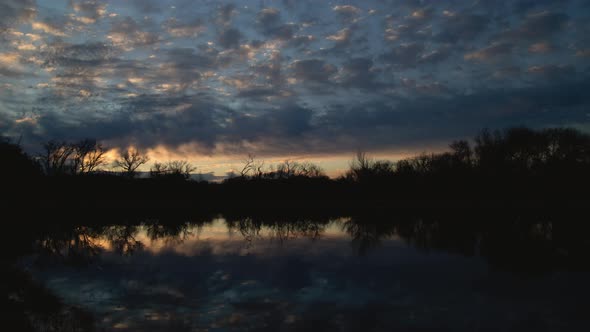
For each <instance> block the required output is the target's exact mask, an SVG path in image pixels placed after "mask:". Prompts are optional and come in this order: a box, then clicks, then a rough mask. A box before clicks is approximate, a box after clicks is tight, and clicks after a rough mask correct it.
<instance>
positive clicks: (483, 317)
mask: <svg viewBox="0 0 590 332" xmlns="http://www.w3.org/2000/svg"><path fill="white" fill-rule="evenodd" d="M393 225H394V226H391V224H390V223H371V222H366V221H362V220H359V219H358V218H356V219H355V218H353V217H342V218H323V219H320V220H311V219H305V218H303V219H297V218H292V219H291V220H288V221H281V220H275V219H272V220H271V221H268V220H264V221H261V220H260V219H256V218H250V217H244V218H239V219H229V218H228V219H225V218H223V217H218V218H214V219H212V220H207V221H202V222H197V223H190V222H187V223H179V224H174V225H172V226H163V225H161V224H159V223H156V222H144V223H142V224H136V225H126V226H122V225H111V226H101V227H89V226H77V227H73V228H71V229H68V231H67V232H62V233H60V232H53V233H49V234H48V235H46V236H44V237H41V238H39V239H37V240H36V248H37V251H36V252H35V253H34V254H32V255H28V256H26V257H25V258H23V259H21V263H20V264H21V265H22V266H23V267H24V268H25V269H26V270H27V271H30V273H31V274H32V275H33V276H34V278H35V279H36V280H39V281H40V282H41V283H42V284H43V285H45V286H46V287H47V288H49V289H50V290H51V291H52V292H53V293H55V294H56V295H58V296H59V297H60V298H61V299H63V301H64V302H65V303H67V304H70V305H75V306H78V307H81V308H84V309H86V310H88V311H89V312H91V313H92V315H93V316H94V320H95V322H96V324H97V325H98V328H99V330H100V329H102V330H116V331H125V330H133V331H136V330H141V331H165V330H174V331H185V330H186V331H296V330H306V331H310V330H311V331H393V330H402V331H415V330H437V331H447V330H448V331H523V330H525V331H560V330H577V329H586V327H589V326H590V325H589V324H588V318H586V315H587V310H588V309H589V308H590V306H588V305H587V304H588V301H587V299H588V295H590V291H589V287H588V285H587V280H589V279H588V276H590V275H589V274H588V273H587V272H585V271H583V270H582V271H580V270H576V271H572V270H571V269H569V268H566V269H564V268H559V267H555V266H550V258H548V257H549V256H545V255H554V254H555V253H554V251H555V252H559V250H558V249H559V248H556V249H555V250H552V251H551V253H546V252H544V251H541V252H539V250H537V249H538V248H537V247H535V246H539V244H534V245H533V244H532V243H533V242H532V240H531V243H527V246H533V249H535V250H534V251H535V253H526V255H527V256H526V257H525V256H523V257H521V256H522V253H520V252H517V250H519V248H521V247H520V246H517V247H514V246H511V242H510V241H511V240H510V236H506V238H505V239H503V240H501V241H500V244H499V245H498V244H496V243H494V244H493V245H491V244H490V243H489V241H490V240H489V238H488V237H489V232H488V233H484V232H483V231H482V229H478V230H474V231H456V232H455V233H457V234H455V235H457V236H456V237H453V238H449V236H448V234H447V233H448V232H447V231H448V230H446V229H445V227H441V226H440V224H436V225H437V226H436V227H435V226H433V224H432V223H428V222H424V221H423V220H422V221H414V222H412V223H410V224H406V223H397V224H395V223H394V224H393ZM546 226H547V225H546V224H533V225H532V226H531V227H527V228H526V229H527V230H528V231H527V232H528V233H527V234H529V233H530V234H536V233H535V232H537V233H538V232H539V229H541V230H543V229H546V228H547V227H546ZM449 227H451V226H449ZM453 227H454V226H453ZM453 227H451V229H453ZM408 229H411V230H412V232H409V231H408ZM459 233H460V234H459ZM449 234H451V233H449ZM550 235H551V236H553V234H550ZM486 236H488V237H486ZM451 237H452V236H451ZM547 237H548V234H546V233H543V234H541V235H538V234H537V235H534V239H535V241H537V239H547V241H550V243H553V242H554V241H555V240H554V239H553V238H547ZM445 238H446V239H447V240H446V241H444V239H445ZM466 239H469V241H467V240H466ZM529 240H530V239H528V240H527V239H525V238H521V241H522V242H523V243H524V242H526V241H529ZM448 243H453V245H452V246H448V245H447V244H448ZM502 243H503V244H502ZM543 243H544V244H542V245H540V248H541V247H544V246H546V243H545V242H543ZM496 245H497V246H498V247H499V248H502V247H503V246H505V247H506V249H508V251H510V250H512V254H511V256H514V257H517V259H522V262H521V263H522V266H521V267H522V268H521V269H514V268H513V267H514V265H518V264H515V262H509V263H506V262H504V261H502V262H500V263H499V264H498V263H497V262H496V261H497V260H498V259H499V257H501V255H500V254H498V253H490V250H491V249H490V248H495V246H496ZM500 252H501V253H502V250H500ZM499 255H500V256H499ZM535 255H537V256H535ZM538 255H541V257H538ZM514 257H512V259H513V258H514ZM505 259H506V260H508V261H510V260H511V259H510V258H505ZM543 259H545V263H543V264H541V265H542V266H543V267H545V269H539V266H537V265H538V264H537V261H542V260H543ZM502 263H506V264H502ZM531 264H532V265H531ZM528 265H530V266H528ZM507 267H508V268H507ZM586 330H587V329H586Z"/></svg>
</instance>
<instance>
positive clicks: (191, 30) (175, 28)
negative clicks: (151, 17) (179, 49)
mask: <svg viewBox="0 0 590 332" xmlns="http://www.w3.org/2000/svg"><path fill="white" fill-rule="evenodd" d="M162 26H163V27H164V29H165V30H166V31H167V32H168V33H169V34H170V35H172V36H174V37H196V36H198V35H199V34H201V33H203V32H204V31H206V30H207V26H206V25H205V23H204V22H203V21H202V20H201V19H199V18H197V19H194V20H192V21H191V22H187V23H185V22H181V21H179V20H178V19H176V18H173V17H171V18H169V19H167V20H166V21H165V22H164V23H163V24H162Z"/></svg>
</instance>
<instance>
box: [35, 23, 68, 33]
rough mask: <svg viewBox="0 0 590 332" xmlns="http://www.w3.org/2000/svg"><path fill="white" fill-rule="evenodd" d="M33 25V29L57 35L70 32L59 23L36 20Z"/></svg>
mask: <svg viewBox="0 0 590 332" xmlns="http://www.w3.org/2000/svg"><path fill="white" fill-rule="evenodd" d="M31 27H32V28H33V30H37V31H42V32H44V33H47V34H50V35H53V36H57V37H67V36H68V34H67V33H66V32H65V31H64V30H63V29H62V28H63V27H61V26H60V25H59V23H51V22H40V21H36V22H33V23H31Z"/></svg>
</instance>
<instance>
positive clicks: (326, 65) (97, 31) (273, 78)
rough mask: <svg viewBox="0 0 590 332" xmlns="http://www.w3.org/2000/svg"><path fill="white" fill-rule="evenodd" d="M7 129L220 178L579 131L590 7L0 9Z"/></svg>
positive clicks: (487, 3) (67, 5)
mask: <svg viewBox="0 0 590 332" xmlns="http://www.w3.org/2000/svg"><path fill="white" fill-rule="evenodd" d="M0 86H1V89H0V134H2V135H6V136H11V137H22V138H21V141H22V142H23V144H24V145H25V146H26V147H28V148H29V149H33V150H34V149H35V148H36V147H38V146H39V142H42V141H46V140H48V139H67V140H73V139H79V138H84V137H93V138H96V139H98V140H100V141H102V142H104V143H105V144H106V145H108V146H109V147H113V148H125V147H126V146H130V145H133V146H137V147H140V148H143V149H146V151H149V153H150V155H151V157H152V160H157V159H168V158H177V159H178V158H182V159H189V160H190V161H192V162H194V163H195V164H197V165H198V166H200V167H201V170H204V171H214V172H216V174H218V175H222V174H224V173H225V172H226V171H228V170H229V169H231V167H232V165H234V164H236V163H239V162H238V161H239V160H240V159H242V158H243V156H244V155H245V154H247V153H252V154H255V155H256V156H259V157H260V158H265V159H267V160H282V159H285V158H293V159H299V158H305V159H308V160H313V161H316V162H318V163H320V164H321V165H323V166H324V167H325V168H327V169H328V171H330V172H337V171H338V170H339V169H342V168H344V167H346V163H347V161H348V160H349V159H350V157H351V155H352V153H353V152H354V151H356V150H358V149H363V150H366V151H370V152H372V153H373V154H374V155H377V156H388V157H390V158H394V159H395V158H396V157H399V156H403V155H407V154H409V153H414V152H421V151H431V150H436V149H440V148H443V147H444V146H445V145H446V144H447V143H448V142H449V140H452V139H456V138H463V137H471V136H473V135H474V134H476V133H477V132H478V131H479V130H480V129H482V128H484V127H488V128H493V129H495V128H504V127H507V126H512V125H527V126H531V127H547V126H573V127H577V128H580V129H583V130H587V129H588V128H590V126H588V124H589V123H590V108H589V107H588V106H589V105H590V1H587V0H515V1H496V0H445V1H437V0H389V1H387V0H374V1H369V0H363V1H345V2H341V1H319V0H282V1H280V0H277V1H270V0H266V1H262V0H255V1H206V0H203V1H196V0H194V1H189V0H108V1H99V0H95V1H88V0H82V1H78V0H37V1H35V0H0Z"/></svg>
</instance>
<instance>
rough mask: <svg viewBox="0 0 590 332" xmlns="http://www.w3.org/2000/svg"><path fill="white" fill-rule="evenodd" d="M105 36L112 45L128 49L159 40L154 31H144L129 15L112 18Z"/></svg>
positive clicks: (152, 43) (151, 43) (148, 44)
mask: <svg viewBox="0 0 590 332" xmlns="http://www.w3.org/2000/svg"><path fill="white" fill-rule="evenodd" d="M107 38H108V39H109V40H110V41H111V42H112V43H113V44H114V45H116V46H119V47H122V48H124V49H126V50H128V51H129V50H133V49H134V48H135V47H142V46H150V45H154V44H156V43H158V42H159V41H160V37H159V36H158V35H157V34H156V33H155V32H150V31H145V29H144V27H143V26H141V25H140V24H139V23H137V21H135V20H134V19H133V18H132V17H130V16H126V17H123V18H116V19H114V22H113V23H112V24H111V28H110V31H109V34H108V36H107Z"/></svg>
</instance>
